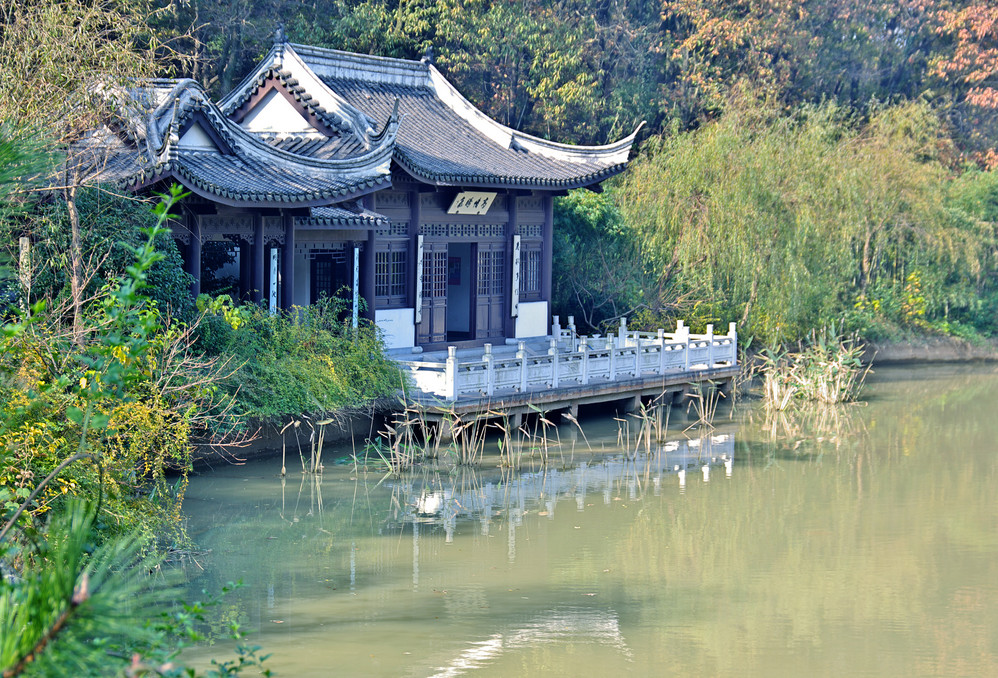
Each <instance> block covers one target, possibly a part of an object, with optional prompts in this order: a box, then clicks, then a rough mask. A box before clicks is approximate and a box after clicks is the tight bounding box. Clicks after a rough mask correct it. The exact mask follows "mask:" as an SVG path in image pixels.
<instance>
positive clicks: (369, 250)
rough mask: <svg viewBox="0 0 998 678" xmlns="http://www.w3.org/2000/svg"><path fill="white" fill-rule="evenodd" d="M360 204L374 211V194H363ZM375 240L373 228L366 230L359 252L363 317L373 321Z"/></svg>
mask: <svg viewBox="0 0 998 678" xmlns="http://www.w3.org/2000/svg"><path fill="white" fill-rule="evenodd" d="M361 204H362V205H363V206H364V208H365V209H369V210H371V211H374V196H373V195H370V194H369V195H365V196H364V198H363V200H362V201H361ZM376 241H377V234H376V233H375V229H373V228H372V229H371V230H370V231H368V232H367V242H365V243H364V249H363V250H362V251H361V253H360V260H361V262H362V263H361V266H360V296H361V297H363V298H364V301H365V302H366V306H367V308H366V309H365V311H364V317H365V318H367V319H368V320H370V321H371V322H374V310H375V309H374V265H375V264H374V261H375V256H374V254H375V244H376Z"/></svg>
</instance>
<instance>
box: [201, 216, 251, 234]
mask: <svg viewBox="0 0 998 678" xmlns="http://www.w3.org/2000/svg"><path fill="white" fill-rule="evenodd" d="M198 220H199V222H200V225H201V237H202V238H204V239H205V240H208V239H209V236H225V235H226V234H229V233H235V234H240V235H243V236H247V235H251V234H252V233H253V217H252V216H251V215H249V214H234V215H219V214H202V215H201V216H199V217H198Z"/></svg>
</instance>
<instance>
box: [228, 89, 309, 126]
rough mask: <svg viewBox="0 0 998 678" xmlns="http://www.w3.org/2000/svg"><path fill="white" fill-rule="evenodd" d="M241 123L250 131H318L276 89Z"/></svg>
mask: <svg viewBox="0 0 998 678" xmlns="http://www.w3.org/2000/svg"><path fill="white" fill-rule="evenodd" d="M240 124H241V125H242V127H243V129H245V130H246V131H248V132H275V133H284V134H290V133H295V134H301V133H303V132H315V131H316V129H315V128H314V127H312V126H311V125H310V124H308V121H307V120H305V118H303V117H302V115H301V113H299V112H298V111H297V110H296V109H295V107H294V106H292V105H291V102H290V101H288V100H287V99H285V98H284V96H283V95H281V94H280V93H279V92H277V91H276V90H271V91H270V93H268V94H267V96H265V97H264V98H263V101H261V102H259V103H258V104H257V105H256V106H254V107H253V110H251V111H250V112H249V113H247V114H246V117H245V118H243V120H242V122H241V123H240Z"/></svg>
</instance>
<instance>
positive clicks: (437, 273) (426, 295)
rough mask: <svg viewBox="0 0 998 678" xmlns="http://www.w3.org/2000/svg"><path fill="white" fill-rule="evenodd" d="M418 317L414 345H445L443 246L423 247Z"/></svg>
mask: <svg viewBox="0 0 998 678" xmlns="http://www.w3.org/2000/svg"><path fill="white" fill-rule="evenodd" d="M422 316H423V317H422V321H421V322H420V323H419V328H418V330H417V332H416V341H417V343H419V344H436V343H440V342H444V341H447V243H426V244H424V245H423V308H422Z"/></svg>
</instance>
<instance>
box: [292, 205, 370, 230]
mask: <svg viewBox="0 0 998 678" xmlns="http://www.w3.org/2000/svg"><path fill="white" fill-rule="evenodd" d="M295 224H296V225H297V226H301V227H304V228H325V227H334V228H337V227H339V228H344V227H347V228H349V227H353V228H365V229H366V228H384V227H386V226H388V225H389V221H388V217H386V216H384V215H382V214H378V213H377V212H372V211H371V210H367V209H363V208H361V207H357V206H344V205H336V206H333V207H313V208H312V215H311V216H309V217H297V218H295Z"/></svg>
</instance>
